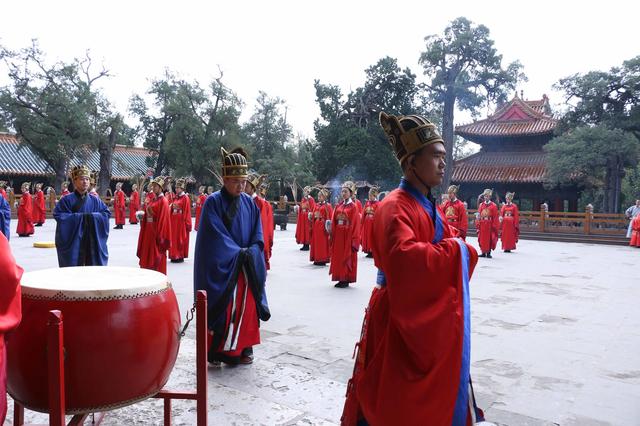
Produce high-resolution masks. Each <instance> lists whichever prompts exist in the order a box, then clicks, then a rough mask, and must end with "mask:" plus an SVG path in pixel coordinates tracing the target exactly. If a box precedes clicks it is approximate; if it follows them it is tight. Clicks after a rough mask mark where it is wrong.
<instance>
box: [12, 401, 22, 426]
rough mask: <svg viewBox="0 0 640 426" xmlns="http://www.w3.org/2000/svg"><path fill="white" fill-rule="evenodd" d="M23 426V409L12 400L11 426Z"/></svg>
mask: <svg viewBox="0 0 640 426" xmlns="http://www.w3.org/2000/svg"><path fill="white" fill-rule="evenodd" d="M23 424H24V407H23V406H22V405H20V403H19V402H18V401H16V400H15V399H14V400H13V426H22V425H23Z"/></svg>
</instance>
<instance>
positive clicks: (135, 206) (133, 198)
mask: <svg viewBox="0 0 640 426" xmlns="http://www.w3.org/2000/svg"><path fill="white" fill-rule="evenodd" d="M138 210H140V193H139V192H138V191H137V190H136V191H131V195H130V196H129V223H130V224H133V225H135V224H136V223H138V218H137V216H136V212H137V211H138Z"/></svg>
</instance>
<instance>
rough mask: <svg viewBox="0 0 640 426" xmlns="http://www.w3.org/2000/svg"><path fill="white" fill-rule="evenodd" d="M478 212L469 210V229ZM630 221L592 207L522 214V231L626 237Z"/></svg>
mask: <svg viewBox="0 0 640 426" xmlns="http://www.w3.org/2000/svg"><path fill="white" fill-rule="evenodd" d="M475 213H476V210H468V219H469V229H474V228H475ZM628 225H629V220H628V219H627V218H626V217H625V215H624V214H613V213H593V212H592V210H591V208H590V207H587V209H586V210H585V211H584V213H581V212H549V211H546V210H544V209H540V211H521V212H520V231H521V232H522V231H530V232H547V233H554V232H555V233H566V234H585V235H620V236H621V235H625V234H626V232H627V226H628Z"/></svg>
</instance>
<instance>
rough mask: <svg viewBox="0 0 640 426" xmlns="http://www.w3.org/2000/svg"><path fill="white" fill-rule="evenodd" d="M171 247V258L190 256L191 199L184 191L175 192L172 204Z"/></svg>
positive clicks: (170, 207)
mask: <svg viewBox="0 0 640 426" xmlns="http://www.w3.org/2000/svg"><path fill="white" fill-rule="evenodd" d="M169 209H170V210H171V248H170V249H169V258H170V259H172V260H175V259H185V258H187V257H189V233H190V232H191V200H190V199H189V196H188V195H187V194H185V193H184V192H183V193H182V195H177V194H174V195H173V196H172V201H171V205H170V206H169Z"/></svg>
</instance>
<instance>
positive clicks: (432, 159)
mask: <svg viewBox="0 0 640 426" xmlns="http://www.w3.org/2000/svg"><path fill="white" fill-rule="evenodd" d="M446 155H447V151H446V150H445V149H444V145H443V144H441V143H434V144H431V145H429V146H427V147H426V148H424V149H423V150H422V151H420V153H419V154H418V155H415V156H414V159H413V166H412V167H413V170H414V173H416V174H417V175H418V176H419V177H420V179H422V181H423V182H424V183H425V184H427V186H429V188H433V187H436V186H438V185H440V184H441V183H442V179H443V178H444V168H445V166H446V163H445V161H444V160H445V157H446Z"/></svg>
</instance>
